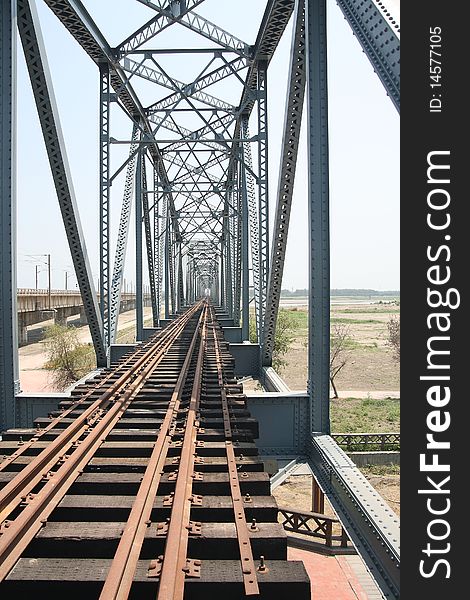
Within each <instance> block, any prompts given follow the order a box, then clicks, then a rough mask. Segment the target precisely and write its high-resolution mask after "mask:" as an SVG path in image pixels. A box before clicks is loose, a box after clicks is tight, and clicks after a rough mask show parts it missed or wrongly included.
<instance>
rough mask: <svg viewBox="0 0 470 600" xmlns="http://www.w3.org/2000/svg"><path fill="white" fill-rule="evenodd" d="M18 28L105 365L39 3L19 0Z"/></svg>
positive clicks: (97, 349)
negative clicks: (39, 14)
mask: <svg viewBox="0 0 470 600" xmlns="http://www.w3.org/2000/svg"><path fill="white" fill-rule="evenodd" d="M18 29H19V32H20V37H21V43H22V45H23V50H24V54H25V58H26V65H27V67H28V72H29V77H30V80H31V87H32V90H33V94H34V98H35V102H36V108H37V111H38V116H39V121H40V124H41V129H42V133H43V137H44V141H45V144H46V151H47V155H48V158H49V164H50V166H51V171H52V177H53V180H54V185H55V188H56V192H57V198H58V201H59V206H60V210H61V213H62V220H63V222H64V227H65V233H66V235H67V241H68V244H69V248H70V254H71V255H72V261H73V264H74V267H75V274H76V277H77V282H78V286H79V288H80V293H81V295H82V299H83V305H84V309H85V313H86V316H87V319H88V325H89V328H90V333H91V338H92V340H93V346H94V349H95V353H96V359H97V364H98V365H99V366H103V365H105V364H106V349H105V346H104V344H103V339H102V322H101V318H100V314H99V309H98V301H97V297H96V293H95V289H94V284H93V277H92V272H91V267H90V264H89V260H88V253H87V251H86V246H85V239H84V237H83V232H82V227H81V223H80V217H79V213H78V209H77V203H76V200H75V191H74V189H73V184H72V178H71V174H70V169H69V165H68V160H67V153H66V150H65V142H64V138H63V135H62V131H61V127H60V119H59V113H58V110H57V104H56V101H55V97H54V91H53V87H52V81H51V76H50V73H49V67H48V64H47V59H46V54H45V49H44V44H43V40H42V35H41V30H40V26H39V19H38V15H37V12H36V7H35V5H34V4H33V3H31V2H30V1H29V0H18Z"/></svg>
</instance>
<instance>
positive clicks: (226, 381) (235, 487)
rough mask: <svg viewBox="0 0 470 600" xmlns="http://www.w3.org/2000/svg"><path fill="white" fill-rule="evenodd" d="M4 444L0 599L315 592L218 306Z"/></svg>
mask: <svg viewBox="0 0 470 600" xmlns="http://www.w3.org/2000/svg"><path fill="white" fill-rule="evenodd" d="M59 409H60V410H59V411H58V412H57V413H55V414H52V415H51V416H50V417H49V418H46V419H44V418H41V419H37V421H36V423H35V425H36V426H37V429H29V430H28V429H26V430H10V431H7V432H5V434H4V436H3V441H2V442H0V450H1V451H2V454H3V455H4V460H3V462H2V463H0V488H1V489H0V523H1V529H0V531H1V533H2V535H1V536H0V565H1V566H0V581H1V583H0V591H1V593H2V597H5V598H13V597H21V596H22V595H23V596H24V595H26V594H28V593H35V594H38V593H39V595H41V594H43V595H44V594H49V595H50V594H52V595H56V594H58V593H63V594H66V595H67V597H68V598H75V597H76V598H79V597H80V598H82V597H83V595H84V594H85V595H86V597H88V598H118V597H119V598H126V597H139V598H147V597H149V598H150V597H152V598H155V596H157V598H159V599H160V600H163V599H170V598H171V599H177V598H181V599H182V598H183V595H184V598H188V599H191V598H201V597H203V596H204V597H206V598H212V597H219V596H220V597H222V596H224V597H226V598H233V599H235V598H243V597H245V595H246V594H248V595H254V596H255V597H259V598H266V599H267V598H269V599H270V600H272V599H276V598H279V599H280V598H285V597H286V596H287V594H294V595H295V597H296V598H299V599H309V598H310V582H309V578H308V575H307V573H306V570H305V568H304V566H303V563H302V562H299V561H288V560H287V541H286V536H285V533H284V531H283V529H282V527H281V525H280V524H278V523H277V505H276V502H275V500H274V498H273V497H272V496H271V495H270V482H269V477H268V475H267V473H265V472H264V467H263V463H262V462H261V461H260V460H259V459H258V451H257V448H256V445H255V443H254V441H253V440H254V439H255V438H256V437H257V433H258V427H257V422H256V421H255V420H254V419H252V418H251V417H250V415H249V412H248V411H247V409H246V398H245V396H244V395H243V392H242V387H241V386H240V385H238V384H237V382H236V380H235V379H234V377H233V359H232V357H231V356H230V354H229V353H228V351H227V345H226V343H225V342H224V341H223V336H222V330H221V328H220V326H219V325H218V323H217V319H216V316H215V312H214V310H213V308H212V307H211V306H209V305H208V304H207V303H205V302H200V303H197V304H196V305H194V306H193V307H192V308H191V309H189V310H187V311H186V312H185V313H183V314H182V315H180V316H179V318H178V319H175V320H174V321H173V322H172V323H171V324H170V325H169V326H168V327H166V328H165V329H164V330H163V331H161V332H159V333H158V334H156V335H155V336H153V337H152V338H151V339H150V340H149V341H148V342H146V343H144V344H141V345H140V346H139V347H138V348H137V350H135V351H134V352H132V353H129V354H127V355H126V356H124V357H123V358H122V359H121V360H120V361H119V363H117V364H115V365H114V366H113V367H112V368H110V369H107V370H103V371H102V372H101V374H100V375H99V376H97V377H96V378H95V379H94V380H92V382H89V383H87V384H86V385H82V386H79V388H78V389H77V391H76V394H75V395H74V397H73V402H70V401H69V402H64V403H62V405H61V406H60V407H59Z"/></svg>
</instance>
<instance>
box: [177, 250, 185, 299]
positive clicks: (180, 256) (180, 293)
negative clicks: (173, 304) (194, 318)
mask: <svg viewBox="0 0 470 600" xmlns="http://www.w3.org/2000/svg"><path fill="white" fill-rule="evenodd" d="M183 306H184V287H183V249H182V247H181V239H180V241H179V242H178V310H181V309H182V308H183Z"/></svg>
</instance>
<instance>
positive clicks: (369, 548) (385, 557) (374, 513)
mask: <svg viewBox="0 0 470 600" xmlns="http://www.w3.org/2000/svg"><path fill="white" fill-rule="evenodd" d="M307 446H308V447H307V450H308V454H309V456H310V461H309V464H310V466H311V468H312V471H313V473H314V475H315V477H316V479H317V481H318V483H319V484H320V486H321V488H322V490H323V491H324V493H325V495H326V496H327V498H328V500H329V502H330V504H331V505H332V506H333V508H334V510H335V512H336V514H337V515H338V517H339V518H340V520H341V522H342V524H343V526H344V528H345V529H346V531H347V532H348V535H349V537H350V538H351V540H352V542H353V543H354V545H355V547H356V549H357V550H358V552H359V553H360V555H361V556H362V558H363V559H364V561H365V563H366V564H367V566H368V567H369V569H370V571H371V573H372V575H373V576H374V579H375V580H376V582H377V584H378V586H379V587H380V589H381V590H382V592H383V594H384V597H385V598H392V599H394V600H398V598H399V597H400V519H399V517H397V515H396V514H395V513H394V512H393V511H392V510H391V508H390V507H389V506H388V504H387V502H386V501H385V500H384V499H383V498H382V497H381V496H380V495H379V494H378V492H376V490H374V488H373V487H372V486H371V485H370V483H369V482H368V481H367V479H366V478H365V477H364V475H363V474H362V473H361V472H360V471H359V469H358V468H357V467H356V465H355V464H354V463H353V462H352V460H351V459H350V458H349V457H348V456H347V455H346V454H345V453H344V452H343V450H341V448H340V447H339V446H338V445H337V444H336V442H335V441H334V440H333V439H332V438H331V437H330V436H329V435H323V434H316V433H314V434H312V436H311V439H310V440H308V442H307Z"/></svg>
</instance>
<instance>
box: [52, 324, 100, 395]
mask: <svg viewBox="0 0 470 600" xmlns="http://www.w3.org/2000/svg"><path fill="white" fill-rule="evenodd" d="M45 345H46V351H47V358H48V360H47V362H46V364H45V368H46V369H49V370H50V371H52V378H53V382H54V387H55V388H56V389H58V390H63V389H64V388H66V387H67V386H69V385H71V384H72V383H74V382H75V381H77V380H78V379H80V378H81V377H83V376H84V375H86V374H87V373H88V372H89V371H91V370H92V369H93V367H94V364H95V356H94V352H93V349H92V347H91V345H89V344H82V343H80V341H79V339H78V335H77V331H76V330H75V329H74V328H73V327H67V326H63V325H52V326H51V327H48V328H47V330H46V342H45Z"/></svg>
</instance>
